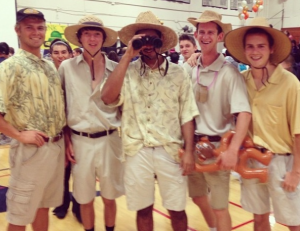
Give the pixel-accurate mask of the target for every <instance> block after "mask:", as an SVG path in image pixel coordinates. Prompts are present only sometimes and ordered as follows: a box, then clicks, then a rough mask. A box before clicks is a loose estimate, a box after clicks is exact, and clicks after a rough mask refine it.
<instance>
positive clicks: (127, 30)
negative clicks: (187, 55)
mask: <svg viewBox="0 0 300 231" xmlns="http://www.w3.org/2000/svg"><path fill="white" fill-rule="evenodd" d="M139 30H158V31H160V32H161V34H162V41H163V45H162V47H161V48H160V50H161V53H163V52H165V51H168V50H170V49H171V48H173V47H175V46H176V45H177V43H178V37H177V34H176V33H175V31H173V30H172V29H171V28H168V27H166V26H163V25H155V24H150V23H133V24H130V25H128V26H125V27H123V28H122V29H121V30H120V31H119V32H118V33H119V37H120V40H121V42H122V43H124V44H125V45H128V42H129V41H130V40H131V39H132V37H133V36H134V35H135V34H136V32H137V31H139Z"/></svg>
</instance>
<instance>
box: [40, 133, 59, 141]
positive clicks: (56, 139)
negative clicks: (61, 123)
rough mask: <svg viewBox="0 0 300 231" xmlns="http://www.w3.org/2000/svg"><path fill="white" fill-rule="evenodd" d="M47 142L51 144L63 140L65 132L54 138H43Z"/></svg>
mask: <svg viewBox="0 0 300 231" xmlns="http://www.w3.org/2000/svg"><path fill="white" fill-rule="evenodd" d="M43 138H44V141H45V142H47V143H48V142H50V143H54V142H57V141H59V140H60V139H61V138H63V132H60V133H58V134H57V135H56V136H54V137H43Z"/></svg>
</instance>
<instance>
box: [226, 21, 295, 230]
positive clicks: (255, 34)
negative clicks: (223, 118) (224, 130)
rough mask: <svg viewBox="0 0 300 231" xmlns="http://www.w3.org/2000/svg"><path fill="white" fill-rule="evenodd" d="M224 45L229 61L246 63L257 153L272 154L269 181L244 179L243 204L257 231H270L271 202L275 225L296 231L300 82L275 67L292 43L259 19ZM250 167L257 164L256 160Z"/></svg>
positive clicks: (286, 53)
mask: <svg viewBox="0 0 300 231" xmlns="http://www.w3.org/2000/svg"><path fill="white" fill-rule="evenodd" d="M232 39H234V42H233V40H232ZM225 43H226V47H227V49H228V50H229V51H230V53H231V54H232V56H233V57H235V58H236V59H237V60H239V61H240V62H242V63H245V64H248V65H250V70H248V71H245V72H243V76H244V77H245V80H246V84H247V90H248V95H249V99H250V104H251V107H252V111H253V117H252V118H253V119H252V123H251V126H250V130H249V131H250V133H251V135H252V137H253V141H254V143H255V144H256V145H257V148H258V149H260V150H267V149H268V150H270V151H272V152H273V153H274V155H273V159H272V161H271V163H270V164H269V166H268V167H267V168H268V171H269V179H268V182H267V183H265V184H261V183H259V182H258V181H257V180H255V179H251V180H245V179H243V181H242V206H243V208H245V209H246V210H247V211H249V212H252V213H253V214H254V230H255V231H270V230H271V227H270V224H269V214H270V212H271V208H270V199H271V201H272V207H273V212H274V216H275V219H276V221H277V222H280V223H281V224H284V225H286V226H287V227H288V228H289V229H290V230H291V231H299V230H300V191H299V181H300V84H299V81H298V80H297V78H296V77H295V76H294V75H293V74H292V73H290V72H288V71H287V70H284V69H283V67H282V66H281V65H279V63H281V62H282V61H283V60H285V59H286V57H287V56H288V55H289V54H290V51H291V43H290V41H289V39H288V37H286V35H285V34H283V33H282V32H281V31H279V30H276V29H273V28H271V27H269V23H268V22H267V20H266V19H264V18H259V17H258V18H254V19H253V20H252V21H251V22H250V24H249V26H245V27H241V28H239V29H236V30H234V31H232V32H231V33H229V34H228V36H226V39H225ZM250 164H251V165H250V166H251V167H256V166H259V164H258V163H257V162H256V161H254V160H253V161H252V162H251V163H250ZM260 167H261V166H260Z"/></svg>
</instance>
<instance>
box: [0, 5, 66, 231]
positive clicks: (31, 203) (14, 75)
mask: <svg viewBox="0 0 300 231" xmlns="http://www.w3.org/2000/svg"><path fill="white" fill-rule="evenodd" d="M15 31H16V33H17V36H18V39H19V42H20V49H19V50H18V52H17V53H16V54H15V55H14V56H12V57H11V58H9V59H7V60H5V61H4V62H2V63H1V65H0V83H1V84H0V102H1V103H0V113H1V115H0V128H1V129H0V132H3V133H4V134H6V135H8V136H10V137H12V138H13V139H12V141H11V144H10V153H9V155H10V167H11V169H10V170H11V176H10V180H9V189H8V191H7V194H6V203H7V220H8V223H9V225H8V229H7V230H8V231H25V229H26V225H27V224H32V228H33V230H34V231H46V230H48V223H49V221H48V219H49V218H48V213H49V208H50V207H55V206H58V205H60V204H61V203H62V196H63V176H64V162H65V155H64V154H65V153H64V149H65V148H64V139H63V134H62V129H63V127H64V126H65V122H66V121H65V108H64V99H63V91H62V89H61V84H60V78H59V75H58V73H57V71H56V69H55V67H54V65H53V64H52V63H51V62H49V61H47V60H46V59H43V58H42V57H41V51H40V47H41V45H42V44H43V43H44V41H45V34H46V23H45V18H44V15H43V13H42V12H40V11H38V10H35V9H31V8H25V9H21V10H19V11H18V12H17V23H16V26H15ZM1 227H2V228H3V224H2V225H1ZM3 229H4V228H3ZM3 229H2V230H3Z"/></svg>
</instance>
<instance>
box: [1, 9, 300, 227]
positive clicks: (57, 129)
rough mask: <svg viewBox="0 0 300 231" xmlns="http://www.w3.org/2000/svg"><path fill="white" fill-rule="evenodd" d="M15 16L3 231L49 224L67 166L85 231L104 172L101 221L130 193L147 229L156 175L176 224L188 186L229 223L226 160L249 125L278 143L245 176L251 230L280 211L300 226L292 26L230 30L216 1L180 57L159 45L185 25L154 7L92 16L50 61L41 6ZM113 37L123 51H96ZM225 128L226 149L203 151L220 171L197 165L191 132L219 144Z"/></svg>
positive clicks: (266, 145) (183, 220) (4, 114)
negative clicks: (175, 25) (263, 174)
mask: <svg viewBox="0 0 300 231" xmlns="http://www.w3.org/2000/svg"><path fill="white" fill-rule="evenodd" d="M16 17H17V23H16V26H15V31H16V34H17V36H18V39H19V43H20V49H19V50H18V51H17V52H16V54H15V55H13V56H12V57H10V58H8V59H6V60H5V61H3V62H2V63H1V64H0V102H1V103H0V113H1V115H0V132H1V133H3V134H5V135H7V136H9V137H11V138H12V141H11V143H10V154H9V155H10V169H11V176H10V181H9V189H8V191H7V195H6V197H7V220H8V223H9V224H8V227H7V230H8V231H25V229H26V225H28V224H32V227H33V230H34V231H47V230H48V223H49V221H48V220H49V217H48V214H49V208H51V207H54V208H55V209H54V211H53V212H54V214H55V215H56V216H57V217H59V218H64V217H65V216H66V213H67V210H68V207H69V204H70V200H71V199H70V195H69V178H70V175H71V174H72V177H73V189H72V192H73V199H72V201H73V208H72V211H73V212H74V214H75V215H76V217H77V219H78V220H79V221H80V222H82V225H83V228H84V230H86V231H94V230H95V219H96V218H95V211H94V200H95V184H96V182H97V181H96V179H98V180H99V182H100V183H99V184H100V188H101V198H102V202H103V204H104V209H103V214H104V216H103V217H104V226H105V230H106V231H112V230H114V229H115V224H116V213H117V203H116V199H117V198H118V197H120V196H122V195H125V196H126V200H127V207H128V209H129V210H133V211H136V226H137V230H139V231H152V230H153V222H154V221H153V215H152V211H153V204H154V201H155V198H154V195H155V194H154V190H155V182H157V184H158V187H159V190H160V194H161V198H162V203H163V206H164V207H165V208H166V209H167V210H168V212H169V214H170V219H171V226H172V228H173V230H174V231H186V230H187V229H188V226H187V224H188V219H187V215H186V212H185V208H186V191H187V189H188V195H189V197H190V198H192V200H193V202H194V203H195V204H196V205H197V206H198V207H199V209H200V211H201V212H202V215H203V216H204V218H205V221H206V223H207V226H208V227H209V230H210V231H229V230H231V229H232V221H231V217H230V213H229V210H228V204H229V190H230V171H231V170H233V169H234V168H235V166H236V165H237V163H238V162H239V158H238V153H239V151H240V149H241V148H243V147H242V143H243V141H244V138H245V137H246V135H247V134H249V135H250V136H251V138H252V140H253V142H254V144H255V147H254V148H255V149H257V150H259V151H261V152H266V151H270V152H272V153H273V154H272V155H273V156H272V160H271V163H270V164H269V165H268V166H262V165H261V164H260V163H258V162H256V161H255V160H252V159H251V160H250V161H249V162H248V163H247V164H248V167H258V166H259V167H263V168H266V169H268V181H267V182H266V183H260V182H259V181H258V180H257V179H242V184H241V185H242V190H241V201H242V206H243V208H244V209H245V210H247V211H249V212H251V213H253V215H254V231H270V230H271V227H270V223H269V215H270V213H271V212H273V213H274V216H275V219H276V221H277V222H280V223H281V224H284V225H286V226H287V227H288V228H289V230H290V231H299V230H300V191H299V182H300V91H299V89H300V83H299V81H298V80H297V78H296V77H295V75H293V74H292V73H291V72H289V71H287V70H285V69H284V68H283V66H282V65H281V63H282V62H283V61H284V60H286V59H287V57H288V56H289V55H290V52H291V49H292V46H291V42H290V41H289V38H288V37H287V36H286V35H285V34H284V33H282V32H280V31H279V30H277V29H274V28H272V27H270V25H269V24H268V22H267V20H266V19H264V18H259V17H257V18H254V19H253V20H251V21H250V23H249V24H248V25H247V26H244V27H241V28H238V29H235V30H232V28H231V24H230V23H225V22H224V21H223V20H222V16H221V15H220V14H218V13H217V12H214V11H211V10H206V11H204V12H203V13H202V14H201V15H200V16H199V18H188V19H187V21H188V22H189V23H191V24H192V25H193V26H194V27H195V29H196V31H195V33H194V37H192V36H190V35H182V36H180V38H179V46H180V51H181V54H182V56H183V58H184V60H183V63H182V64H180V65H179V64H178V56H179V54H177V55H172V54H170V59H171V61H174V60H175V63H173V62H170V61H169V60H168V58H166V56H165V55H164V53H165V52H167V51H169V50H170V49H173V48H174V47H176V45H177V43H178V36H177V34H176V33H175V32H174V31H173V30H172V29H171V28H169V27H167V26H164V25H162V23H161V21H160V20H159V19H158V18H157V17H156V16H155V14H153V13H152V12H150V11H147V12H141V13H140V14H139V15H138V16H137V18H136V21H135V22H134V23H132V24H129V25H127V26H125V27H123V28H122V29H121V30H120V31H119V32H118V33H117V32H116V31H114V30H112V29H110V28H108V27H106V26H104V23H103V21H102V20H101V19H100V18H98V17H96V16H93V15H87V16H84V17H83V18H81V19H80V20H79V22H78V23H77V24H74V25H70V26H68V27H66V29H65V32H64V35H65V37H66V40H67V42H66V41H63V40H60V39H57V40H54V41H52V43H51V45H50V55H51V57H52V60H53V63H52V62H50V61H49V60H46V59H44V58H43V57H42V56H41V52H40V49H41V46H42V44H43V42H44V40H45V33H46V24H45V23H46V20H45V17H44V15H43V13H42V12H40V11H38V10H35V9H29V8H25V9H21V10H19V11H18V12H17V15H16ZM118 37H119V38H120V40H121V42H122V43H124V44H125V45H126V46H127V48H126V49H124V50H123V55H122V57H121V59H120V58H119V57H118V56H116V54H114V53H113V52H112V53H110V54H109V57H111V59H114V60H115V61H112V60H111V59H109V58H108V57H107V56H106V55H104V54H103V53H102V52H101V49H102V48H103V47H110V46H112V45H114V44H115V43H116V41H117V38H118ZM195 41H197V42H198V44H199V46H200V48H201V53H199V52H197V50H198V49H197V46H196V42H195ZM220 42H224V43H225V46H226V48H227V50H228V54H227V56H230V57H232V59H234V60H236V61H237V62H238V63H242V64H245V65H248V66H249V69H248V70H245V71H244V72H242V73H240V71H239V70H238V68H237V66H235V65H234V64H232V62H230V60H231V59H228V58H227V59H226V57H224V55H223V54H222V53H219V52H218V50H217V46H218V43H220ZM68 43H71V44H73V45H76V46H78V47H81V48H80V49H79V50H78V49H77V50H75V51H73V50H72V49H71V47H70V45H69V44H68ZM7 47H8V46H6V48H7ZM0 48H1V49H2V44H0ZM6 51H7V50H6ZM6 51H5V52H4V53H3V52H1V53H2V54H4V55H6V56H8V53H7V52H6ZM173 51H174V50H173ZM75 52H78V53H80V52H81V53H80V54H79V55H75ZM172 53H175V52H172ZM176 59H177V61H176ZM189 60H192V61H189ZM176 62H177V63H176ZM193 63H194V64H193ZM192 64H193V65H192ZM230 130H234V131H235V133H234V135H233V137H232V139H231V142H230V144H229V146H228V148H227V150H225V151H224V152H222V153H221V154H220V156H219V157H218V158H215V157H214V156H210V157H208V158H207V159H206V160H205V161H204V162H203V163H202V164H204V165H205V164H210V163H213V162H216V163H218V165H219V166H220V169H221V170H219V171H216V172H204V173H200V172H195V171H194V170H195V163H197V161H198V158H197V155H196V153H195V143H197V142H198V141H199V140H200V139H201V138H202V137H206V138H207V139H208V141H209V142H211V144H213V145H214V146H215V147H219V146H220V141H221V138H222V136H223V135H224V134H225V133H226V132H228V131H230ZM181 148H183V150H184V154H183V156H182V157H179V155H178V150H179V149H181ZM65 159H67V161H65ZM65 162H67V163H66V164H65ZM271 204H272V206H271ZM271 207H272V209H271Z"/></svg>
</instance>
